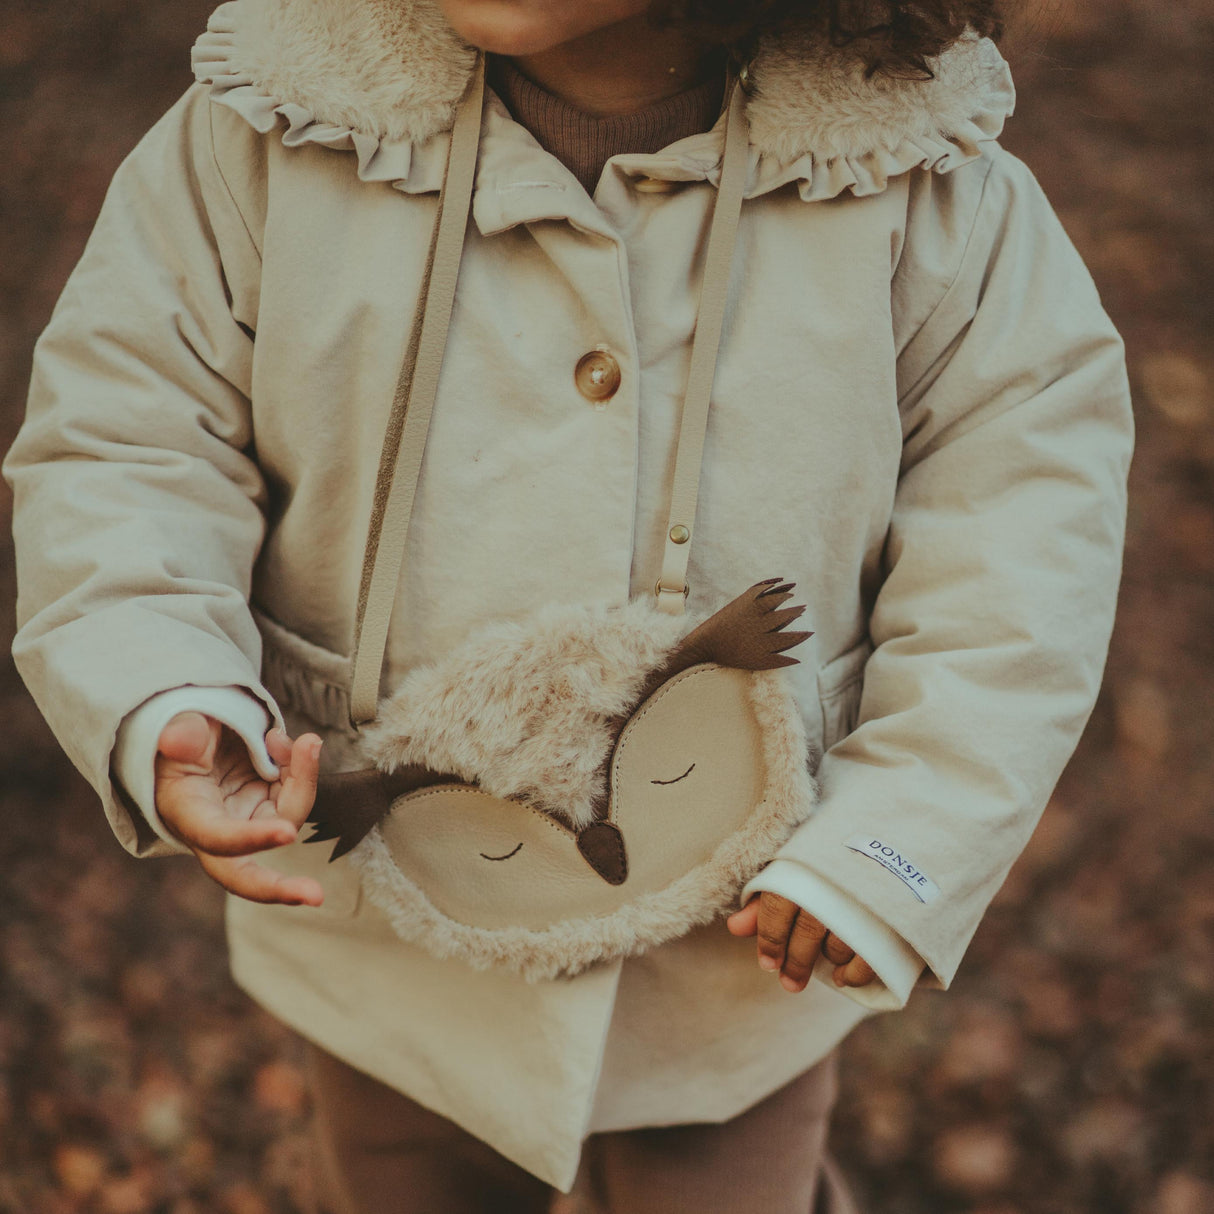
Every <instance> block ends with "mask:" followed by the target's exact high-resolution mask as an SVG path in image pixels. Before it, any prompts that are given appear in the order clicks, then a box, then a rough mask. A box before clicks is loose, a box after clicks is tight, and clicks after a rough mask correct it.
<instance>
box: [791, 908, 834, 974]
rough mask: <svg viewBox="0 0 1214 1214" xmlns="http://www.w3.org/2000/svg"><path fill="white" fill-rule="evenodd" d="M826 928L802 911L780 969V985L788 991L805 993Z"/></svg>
mask: <svg viewBox="0 0 1214 1214" xmlns="http://www.w3.org/2000/svg"><path fill="white" fill-rule="evenodd" d="M826 937H827V929H826V926H825V925H824V924H823V923H821V922H820V921H819V920H817V919H815V918H814V917H813V915H811V914H809V913H808V912H806V911H800V912H799V913H798V915H797V920H796V922H795V923H794V924H793V925H792V931H791V932H790V933H789V935H788V945H787V948H786V949H785V956H784V964H783V965H782V966H781V967H780V985H781V986H782V987H783V988H784V989H785V990H786V991H803V990H804V989H805V987H806V985H807V984H808V982H809V979H810V976H811V975H812V974H813V972H814V966H815V965H816V964H817V963H818V954H819V953H820V952H821V951H822V942H823V941H824V940H825V939H826Z"/></svg>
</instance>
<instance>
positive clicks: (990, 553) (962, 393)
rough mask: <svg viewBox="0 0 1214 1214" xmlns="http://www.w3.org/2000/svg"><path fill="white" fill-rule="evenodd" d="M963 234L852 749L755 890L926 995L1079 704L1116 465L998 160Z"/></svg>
mask: <svg viewBox="0 0 1214 1214" xmlns="http://www.w3.org/2000/svg"><path fill="white" fill-rule="evenodd" d="M933 188H937V189H938V188H939V187H933ZM956 188H957V189H960V188H961V187H960V186H958V187H956ZM973 214H974V215H975V218H974V220H973V224H972V227H971V228H970V229H969V236H968V240H967V241H966V243H965V245H964V250H965V251H964V253H963V255H962V256H961V259H960V262H959V265H957V269H956V272H955V276H953V277H952V279H951V283H950V284H949V285H947V289H945V291H944V293H943V296H942V297H940V295H939V293H937V296H936V297H937V298H938V299H939V303H938V304H937V305H936V307H935V309H934V311H932V312H931V313H930V315H928V316H927V317H926V318H925V319H923V321H922V323H921V324H918V325H917V326H916V329H915V332H914V335H913V337H912V338H910V340H909V341H908V342H907V343H906V345H905V347H904V348H903V350H902V353H901V355H900V358H899V368H898V369H899V396H900V402H899V403H900V410H901V414H902V421H903V458H902V466H901V469H900V473H899V482H898V486H897V491H896V497H895V503H894V509H893V515H892V520H891V524H890V527H889V531H888V535H887V537H886V543H885V550H884V556H883V575H884V576H883V581H882V584H881V589H880V590H879V592H878V595H877V598H876V601H875V604H874V608H873V611H872V615H871V620H870V633H871V639H872V642H873V645H874V650H873V653H872V656H871V658H870V659H869V661H868V664H867V668H866V671H865V678H864V688H863V695H862V699H861V704H860V712H859V718H858V725H857V727H856V729H855V730H854V731H853V732H852V733H851V734H850V735H849V736H847V737H846V738H844V739H842V740H841V741H840V742H838V743H837V744H836V745H835V746H834V747H832V748H831V750H830V751H829V752H828V753H827V754H826V755H825V756H824V757H823V760H822V764H821V768H820V772H819V775H820V782H821V789H822V796H821V801H820V804H819V807H818V808H817V810H816V811H815V813H814V816H813V817H812V818H811V819H810V820H809V821H807V822H806V823H805V824H804V825H803V826H802V827H801V828H800V829H799V830H798V832H797V833H796V834H795V835H794V836H793V838H792V839H791V840H790V841H789V842H788V843H787V844H786V845H785V846H784V847H783V848H782V849H781V851H780V852H779V853H778V855H777V857H776V859H775V861H774V862H773V864H772V866H771V869H772V873H773V874H776V875H779V876H780V884H781V892H783V893H785V895H786V896H788V897H792V898H793V899H794V900H798V899H797V898H796V897H795V896H794V892H795V891H797V890H798V889H800V890H802V891H803V893H804V895H805V897H806V898H807V899H810V900H812V899H813V898H814V897H815V891H821V890H822V889H829V890H830V891H831V892H832V893H833V894H835V895H837V898H836V899H835V901H836V902H839V901H840V900H843V901H842V902H840V904H841V905H842V904H844V903H845V902H846V900H851V901H852V902H853V903H854V904H856V906H857V908H858V909H859V910H860V911H861V912H863V914H865V915H869V916H875V917H876V919H877V920H879V921H880V922H881V923H884V924H885V925H886V926H887V927H888V928H889V929H892V931H893V932H895V933H897V935H898V936H899V937H901V939H902V940H903V941H905V943H906V945H907V946H909V948H910V949H911V950H913V954H912V955H917V956H918V957H920V958H922V959H923V961H924V962H925V963H926V965H927V966H928V967H929V970H928V972H926V973H925V975H924V981H926V982H927V983H928V984H931V985H943V986H947V985H948V984H949V983H950V982H951V980H952V978H953V976H954V974H955V972H956V969H957V966H958V964H959V963H960V960H961V957H962V955H963V953H964V951H965V949H966V947H967V945H968V943H969V941H970V939H971V937H972V936H973V934H974V932H975V930H976V929H977V927H978V923H979V921H980V920H981V918H982V915H983V914H984V912H985V910H986V908H987V906H988V905H989V903H990V901H991V899H992V898H993V897H994V895H995V893H996V891H997V890H998V888H999V886H1000V885H1001V884H1002V882H1003V879H1004V877H1005V876H1006V874H1007V872H1008V869H1009V868H1010V867H1011V865H1012V863H1013V861H1014V860H1015V859H1016V857H1017V856H1018V855H1019V854H1020V852H1021V850H1022V849H1023V847H1024V845H1025V844H1026V843H1027V841H1028V838H1029V835H1030V834H1031V833H1032V830H1033V828H1034V826H1035V824H1036V822H1037V820H1038V817H1039V816H1040V813H1041V811H1042V809H1043V808H1044V806H1045V803H1046V801H1047V800H1048V798H1049V795H1050V793H1051V791H1052V790H1053V787H1054V785H1055V783H1056V782H1057V779H1058V777H1059V775H1060V774H1061V772H1062V769H1063V767H1064V765H1065V764H1066V762H1067V760H1068V759H1069V758H1070V756H1071V754H1072V752H1073V750H1074V748H1075V745H1076V743H1077V742H1078V739H1079V735H1080V733H1081V732H1082V730H1083V728H1084V725H1085V724H1086V722H1087V719H1088V717H1089V715H1090V713H1091V711H1092V708H1093V705H1094V703H1095V700H1096V695H1097V692H1098V690H1099V687H1100V683H1101V678H1102V674H1103V668H1104V663H1105V658H1106V654H1107V648H1108V642H1109V637H1110V633H1111V630H1112V624H1113V616H1114V609H1115V604H1116V598H1117V589H1118V583H1119V580H1120V573H1121V557H1122V545H1123V540H1124V530H1125V512H1126V476H1127V470H1128V465H1129V460H1130V453H1131V448H1132V444H1133V422H1132V415H1131V411H1130V403H1129V392H1128V386H1127V380H1126V374H1125V365H1124V356H1123V349H1122V344H1121V341H1120V339H1119V337H1118V336H1117V333H1116V332H1115V330H1114V329H1113V327H1112V325H1111V323H1110V322H1109V320H1108V318H1107V317H1106V315H1105V313H1104V311H1103V309H1102V308H1101V306H1100V302H1099V299H1098V297H1097V294H1096V290H1095V287H1094V286H1093V283H1092V281H1091V278H1090V276H1089V275H1088V273H1087V271H1086V269H1085V268H1084V266H1083V264H1082V263H1081V261H1080V259H1079V257H1078V255H1077V253H1076V252H1075V250H1074V248H1073V246H1072V245H1071V243H1070V241H1069V239H1068V238H1067V236H1066V235H1065V233H1064V232H1063V229H1062V227H1061V225H1060V223H1059V222H1058V220H1057V218H1056V216H1055V215H1054V213H1053V211H1052V210H1051V208H1050V206H1049V204H1048V202H1047V201H1046V200H1045V198H1044V196H1043V195H1042V193H1041V191H1040V188H1039V187H1038V185H1037V183H1036V182H1035V180H1034V179H1033V177H1032V176H1031V174H1030V173H1029V172H1028V170H1027V169H1026V168H1025V167H1024V166H1023V165H1022V164H1021V163H1020V162H1019V161H1017V160H1016V159H1015V158H1014V157H1012V156H1011V155H1010V154H1008V153H1006V152H1003V151H1002V150H1000V149H995V150H994V151H993V152H992V153H991V158H990V167H989V171H988V172H987V173H986V176H985V178H984V181H983V184H982V186H981V194H980V199H979V201H978V203H977V206H976V208H975V209H974V210H973ZM948 226H949V225H948V223H943V224H936V225H934V228H935V230H936V231H937V232H943V231H945V230H946V229H947V228H948ZM916 239H920V240H921V241H922V242H923V243H924V245H925V247H926V246H930V245H931V244H932V242H933V240H935V241H937V242H939V241H941V240H943V239H944V237H943V236H942V235H933V233H932V231H931V230H928V229H927V228H924V230H923V231H922V232H921V233H919V234H916V233H914V232H912V233H911V234H910V235H909V236H908V241H910V240H916ZM915 256H916V257H917V256H918V253H916V254H915ZM929 258H930V254H929ZM908 272H909V273H912V274H914V273H918V272H919V271H916V270H914V269H912V270H910V271H908ZM945 282H946V283H947V282H948V279H947V278H946V279H945ZM914 294H915V292H910V293H908V297H909V296H913V295H914ZM763 879H764V878H763V877H762V876H760V878H758V879H757V880H756V882H755V883H754V886H755V887H756V888H758V887H761V885H762V883H763ZM798 881H800V884H799V885H798ZM790 890H792V891H794V892H789V891H790ZM811 909H812V905H811ZM824 921H825V922H827V925H828V926H829V920H824ZM848 943H849V944H850V945H851V946H852V947H853V948H855V949H856V951H857V952H859V953H860V954H861V955H862V956H863V944H862V942H861V941H860V940H849V941H848ZM904 997H905V996H904V995H901V997H899V998H897V999H895V1000H894V1002H895V1003H900V1002H901V1001H902V1000H903V999H904ZM881 1002H882V1005H884V1006H889V1005H890V1003H889V997H888V994H887V995H886V997H885V998H884V999H883V1000H882V1001H881Z"/></svg>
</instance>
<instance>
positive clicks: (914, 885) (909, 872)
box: [847, 835, 940, 902]
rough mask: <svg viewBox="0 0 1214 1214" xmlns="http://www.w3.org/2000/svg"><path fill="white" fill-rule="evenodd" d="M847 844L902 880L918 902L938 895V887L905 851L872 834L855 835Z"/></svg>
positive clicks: (926, 900) (929, 899) (927, 900)
mask: <svg viewBox="0 0 1214 1214" xmlns="http://www.w3.org/2000/svg"><path fill="white" fill-rule="evenodd" d="M847 846H848V847H850V848H851V849H852V851H858V852H859V853H860V854H861V855H862V856H868V857H869V858H870V859H872V860H876V862H877V863H878V864H880V865H881V867H882V868H887V869H889V871H890V872H891V873H893V874H894V876H895V877H897V878H898V880H899V881H901V882H903V884H905V885H906V887H907V888H908V889H909V890H910V892H911V893H912V894H914V895H915V897H916V898H918V899H919V901H920V902H931V901H933V900H934V899H936V898H938V897H939V896H940V887H939V886H938V885H937V884H936V883H935V881H933V880H932V879H931V877H929V876H928V875H927V873H925V872H924V871H923V870H922V869H921V868H920V867H919V866H918V865H917V864H916V863H915V862H914V861H913V860H911V859H910V858H909V857H908V856H907V855H906V853H905V852H902V851H899V850H898V849H897V848H896V847H891V846H890V845H889V844H888V843H883V842H882V841H881V840H880V839H875V838H873V836H872V835H855V836H853V837H852V838H850V839H848V841H847Z"/></svg>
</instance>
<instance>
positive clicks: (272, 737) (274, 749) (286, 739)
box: [266, 725, 292, 767]
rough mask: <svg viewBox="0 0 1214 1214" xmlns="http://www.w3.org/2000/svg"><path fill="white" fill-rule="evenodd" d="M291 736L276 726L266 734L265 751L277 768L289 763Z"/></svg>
mask: <svg viewBox="0 0 1214 1214" xmlns="http://www.w3.org/2000/svg"><path fill="white" fill-rule="evenodd" d="M291 746H292V742H291V735H290V734H289V733H287V731H286V730H285V729H279V728H278V726H277V725H275V726H274V728H273V729H271V730H270V731H269V733H267V734H266V750H267V751H268V752H269V755H270V758H271V759H273V760H274V762H275V763H277V764H278V766H279V767H285V766H286V765H287V764H288V763H290V762H291Z"/></svg>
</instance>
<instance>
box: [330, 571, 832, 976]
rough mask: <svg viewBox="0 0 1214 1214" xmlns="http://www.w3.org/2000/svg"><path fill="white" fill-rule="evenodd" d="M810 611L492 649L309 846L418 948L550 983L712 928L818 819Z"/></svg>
mask: <svg viewBox="0 0 1214 1214" xmlns="http://www.w3.org/2000/svg"><path fill="white" fill-rule="evenodd" d="M791 592H792V587H791V586H790V585H787V584H784V583H782V582H781V581H780V579H771V580H769V581H766V582H761V583H759V584H758V585H756V586H753V587H752V588H751V589H750V590H748V591H747V592H746V593H745V594H743V595H741V596H739V597H738V598H737V599H735V600H734V601H733V602H731V603H730V604H728V605H727V606H726V607H724V608H722V609H721V610H720V611H718V612H717V613H716V614H715V615H713V616H711V617H710V618H708V619H707V620H705V621H703V622H702V623H700V624H699V625H698V626H697V627H695V628H693V629H692V630H691V631H690V632H688V633H687V634H686V635H681V634H682V633H683V632H684V629H685V628H686V623H685V621H684V620H682V619H681V618H680V617H678V616H671V615H666V614H663V613H662V612H660V611H658V610H656V609H655V608H654V607H653V606H651V605H650V604H649V603H648V602H633V603H629V604H627V605H625V606H622V607H610V608H609V607H576V606H552V607H549V608H546V609H544V610H542V611H540V612H538V613H536V614H535V615H533V616H532V617H530V618H529V619H527V620H524V621H522V622H506V623H495V624H492V625H489V626H487V627H485V628H483V629H481V630H480V631H478V632H476V633H474V634H473V635H472V636H470V637H469V638H468V639H467V640H466V641H465V642H464V643H463V644H462V645H460V646H459V647H457V648H456V649H455V650H453V651H452V652H451V653H449V654H448V655H447V656H446V657H444V658H443V659H442V660H441V661H438V662H435V663H433V664H430V665H427V666H423V667H420V668H418V669H416V670H414V671H412V672H411V673H410V674H409V675H408V676H407V677H406V678H405V679H404V681H403V682H402V683H401V685H400V686H399V687H398V688H397V689H396V691H395V693H394V694H393V695H392V696H390V697H389V698H388V699H386V700H385V701H383V703H382V704H381V706H380V712H379V715H378V717H377V718H376V720H375V722H374V723H373V724H372V725H371V726H369V727H368V728H366V729H365V730H364V731H363V747H364V752H365V754H366V757H367V759H368V760H369V761H370V762H371V763H373V764H374V766H373V767H368V768H367V769H365V770H362V771H357V772H347V773H343V774H339V775H334V776H328V777H325V778H324V779H322V782H321V787H320V790H319V793H318V797H317V802H316V806H315V808H314V810H313V813H312V817H311V819H310V820H311V821H313V822H314V823H316V824H317V826H318V830H317V831H316V833H314V834H313V836H312V837H311V839H310V840H309V842H314V841H319V840H328V839H336V840H337V845H336V846H335V847H334V849H333V855H332V857H331V858H332V859H336V858H337V857H338V856H341V855H343V854H345V853H347V852H348V853H349V857H350V860H351V862H353V863H354V864H355V865H356V866H357V867H358V868H359V869H360V871H361V877H362V884H363V891H364V895H365V896H366V897H367V898H368V899H369V900H370V902H372V903H373V904H374V905H376V906H378V907H379V908H380V909H381V910H382V911H383V912H384V914H385V915H386V917H387V919H388V921H389V922H390V923H391V925H392V927H393V929H394V930H395V931H396V933H397V934H398V935H399V936H400V937H401V938H402V939H404V940H408V941H412V942H414V943H417V944H420V945H422V946H423V947H425V948H427V949H428V950H430V951H431V952H432V953H434V954H435V955H437V956H439V957H456V958H460V959H462V960H464V961H466V962H469V963H470V964H472V965H474V966H478V967H488V966H502V967H505V968H506V969H509V970H511V971H513V972H515V973H518V974H521V975H522V976H524V977H525V978H527V979H530V980H538V979H544V978H551V977H554V976H556V975H558V974H563V973H564V974H573V973H577V972H579V971H580V970H583V969H585V968H586V967H587V966H589V965H591V964H593V963H595V962H596V961H600V960H604V959H607V958H613V957H618V956H624V955H629V954H635V953H639V952H641V951H643V950H644V949H646V948H649V947H650V946H652V945H654V944H658V943H661V942H662V941H664V940H669V939H672V938H674V937H677V936H679V935H682V934H683V933H685V932H687V931H689V930H690V929H691V928H693V927H695V926H696V925H698V924H703V923H707V922H710V921H711V920H712V919H714V918H716V917H717V916H718V915H719V914H721V913H722V912H724V911H726V910H729V909H732V908H733V906H734V904H735V903H736V900H737V897H738V893H739V891H740V890H741V888H742V886H743V885H744V884H745V883H746V882H747V881H748V880H749V879H750V878H751V877H752V876H754V875H755V873H757V872H758V871H759V869H760V868H762V867H763V865H764V864H765V863H767V861H769V860H770V859H771V857H772V855H773V853H774V852H775V851H776V849H777V848H778V847H779V846H780V845H781V844H782V843H783V842H784V841H785V840H786V839H787V838H788V836H789V835H790V834H791V833H792V831H793V830H794V829H795V828H796V827H797V826H798V825H799V824H800V823H801V822H802V821H804V820H805V818H806V817H807V816H808V815H809V813H810V811H811V809H812V807H813V804H814V800H815V787H814V782H813V779H812V777H811V775H810V772H809V768H808V754H807V743H806V738H805V732H804V728H803V724H802V721H801V717H800V714H799V711H798V709H797V706H796V703H795V702H794V699H793V696H792V693H791V691H790V689H789V688H788V686H787V684H786V682H785V680H784V677H783V675H782V674H781V673H780V670H779V668H780V667H782V666H787V665H791V664H793V663H795V661H796V659H795V658H793V657H791V656H789V655H788V654H787V653H786V652H785V651H786V650H788V649H791V648H793V647H794V646H796V645H798V644H800V643H801V642H802V641H803V640H805V639H806V638H807V637H808V636H809V635H810V634H809V633H807V632H790V631H787V629H788V626H789V625H790V624H791V623H792V622H793V621H794V620H796V619H797V618H798V617H799V616H800V614H801V613H802V611H803V610H804V608H802V607H789V606H786V603H787V602H788V600H789V598H790V596H791Z"/></svg>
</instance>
